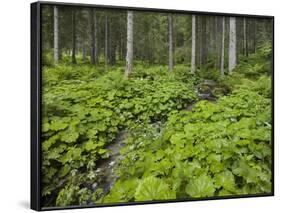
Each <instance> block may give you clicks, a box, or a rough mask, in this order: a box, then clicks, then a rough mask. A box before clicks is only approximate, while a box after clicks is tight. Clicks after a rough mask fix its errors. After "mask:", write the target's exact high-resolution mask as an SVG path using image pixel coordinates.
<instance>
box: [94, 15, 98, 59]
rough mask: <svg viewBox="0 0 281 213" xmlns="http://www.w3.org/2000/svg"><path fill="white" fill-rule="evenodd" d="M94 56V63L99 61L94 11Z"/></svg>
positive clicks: (96, 24)
mask: <svg viewBox="0 0 281 213" xmlns="http://www.w3.org/2000/svg"><path fill="white" fill-rule="evenodd" d="M93 18H94V49H95V52H94V55H95V56H94V57H95V62H96V64H98V63H99V50H98V23H97V15H96V11H94V15H93Z"/></svg>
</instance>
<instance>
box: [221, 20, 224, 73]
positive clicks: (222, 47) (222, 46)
mask: <svg viewBox="0 0 281 213" xmlns="http://www.w3.org/2000/svg"><path fill="white" fill-rule="evenodd" d="M224 35H225V21H224V16H223V17H222V39H221V75H224Z"/></svg>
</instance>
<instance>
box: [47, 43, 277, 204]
mask: <svg viewBox="0 0 281 213" xmlns="http://www.w3.org/2000/svg"><path fill="white" fill-rule="evenodd" d="M269 57H270V51H269V52H268V48H267V47H266V46H265V47H263V48H261V49H260V50H259V51H258V53H257V54H254V55H252V56H250V57H249V59H247V60H248V61H245V62H244V63H242V62H241V63H240V64H241V65H240V66H239V67H237V70H235V73H234V74H233V75H231V76H228V75H226V76H224V77H221V76H219V75H217V74H216V73H218V71H217V70H212V71H210V72H213V73H214V75H212V76H213V80H215V81H217V82H218V86H217V87H216V88H215V89H214V90H213V93H214V95H215V96H216V97H217V101H216V102H208V101H199V100H198V94H197V92H196V91H197V90H196V88H197V85H199V84H200V82H202V81H203V80H204V78H206V76H205V75H203V74H202V73H199V74H196V75H193V74H191V73H190V71H189V69H188V66H186V65H178V66H176V67H175V69H174V71H173V72H169V71H168V70H167V68H166V67H165V66H161V65H158V66H147V65H145V64H136V65H135V67H134V72H133V74H132V76H130V78H129V79H127V78H125V77H124V74H123V67H122V66H114V67H109V68H108V70H105V69H104V68H101V67H99V66H98V67H94V66H89V65H87V64H86V63H85V64H84V65H79V66H78V65H77V66H75V65H71V66H70V65H68V64H60V65H57V66H54V67H45V68H44V70H43V110H42V115H43V116H42V117H43V123H42V141H43V142H42V152H43V153H42V157H43V159H42V172H43V201H44V204H45V205H44V206H54V205H58V206H66V205H78V204H89V203H114V202H132V201H147V200H163V199H165V200H167V199H182V198H184V199H187V198H198V197H210V196H222V195H243V194H258V193H269V192H270V191H271V154H272V153H271V125H272V121H271V78H270V75H269V69H270V67H269V65H268V64H265V61H266V59H268V58H269ZM241 60H243V59H241ZM245 60H246V59H245ZM199 72H200V71H199ZM202 72H203V71H202ZM206 72H207V71H206ZM190 105H194V106H193V107H192V109H189V108H188V107H189V106H190ZM124 129H126V130H127V131H128V137H127V138H126V140H125V141H124V143H125V146H124V148H122V149H121V150H120V154H121V155H122V160H121V161H120V163H119V164H118V165H117V166H116V168H115V172H116V176H117V177H118V180H117V181H116V182H115V183H112V184H113V187H112V188H111V190H110V192H109V193H104V191H103V189H102V188H95V189H94V190H93V187H92V185H93V184H94V183H95V182H96V181H97V179H98V177H97V172H96V169H97V163H98V161H102V159H107V158H108V157H109V152H108V150H107V148H106V147H107V145H109V144H110V143H112V141H114V139H115V138H116V137H117V135H118V132H120V131H121V130H124Z"/></svg>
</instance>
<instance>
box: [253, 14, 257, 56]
mask: <svg viewBox="0 0 281 213" xmlns="http://www.w3.org/2000/svg"><path fill="white" fill-rule="evenodd" d="M253 25H254V26H253V27H254V30H253V31H254V36H253V52H254V53H256V51H257V44H256V43H257V37H256V34H257V20H256V19H254V24H253Z"/></svg>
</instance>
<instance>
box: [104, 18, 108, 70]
mask: <svg viewBox="0 0 281 213" xmlns="http://www.w3.org/2000/svg"><path fill="white" fill-rule="evenodd" d="M104 64H105V66H107V64H108V17H107V15H105V44H104Z"/></svg>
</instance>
